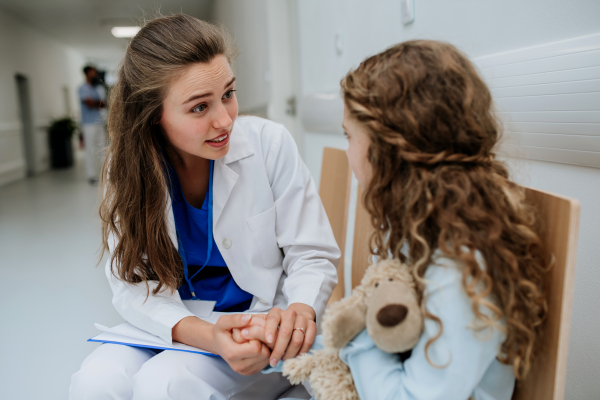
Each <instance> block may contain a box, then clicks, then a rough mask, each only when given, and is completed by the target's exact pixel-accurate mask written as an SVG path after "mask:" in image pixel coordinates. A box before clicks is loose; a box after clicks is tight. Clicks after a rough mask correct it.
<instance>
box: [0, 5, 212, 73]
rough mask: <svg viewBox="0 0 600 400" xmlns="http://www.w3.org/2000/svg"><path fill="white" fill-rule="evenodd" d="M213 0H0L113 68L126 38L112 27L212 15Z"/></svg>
mask: <svg viewBox="0 0 600 400" xmlns="http://www.w3.org/2000/svg"><path fill="white" fill-rule="evenodd" d="M213 3H214V0H163V1H158V0H0V8H2V9H3V10H4V11H5V12H7V13H9V14H11V15H13V16H14V17H16V18H18V19H20V20H21V21H23V22H24V23H26V24H27V25H29V26H30V27H32V28H34V29H36V30H37V31H40V32H42V33H44V34H47V35H49V36H52V37H53V38H55V39H56V40H58V41H60V42H62V43H64V44H66V45H68V46H70V47H72V48H74V49H75V50H77V51H79V52H80V53H82V54H83V55H84V56H85V57H86V59H87V60H88V61H89V62H92V63H95V64H96V65H98V66H99V67H100V68H105V69H109V70H110V69H113V68H114V67H116V65H117V64H118V63H119V61H120V60H121V58H122V57H123V54H124V50H125V47H126V45H127V41H128V39H117V38H115V37H113V36H112V34H111V33H110V30H111V28H112V27H114V26H132V25H139V24H140V23H141V21H142V20H143V18H144V16H146V17H150V16H152V15H155V14H156V13H157V12H160V13H161V14H162V15H169V14H172V13H179V12H183V13H186V14H189V15H192V16H194V17H197V18H201V19H208V20H210V19H211V18H212V9H213Z"/></svg>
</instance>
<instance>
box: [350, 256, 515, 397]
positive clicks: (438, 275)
mask: <svg viewBox="0 0 600 400" xmlns="http://www.w3.org/2000/svg"><path fill="white" fill-rule="evenodd" d="M449 264H451V265H446V266H437V265H436V266H433V265H432V266H430V267H429V269H428V271H427V275H426V279H427V280H428V281H429V283H428V285H427V292H428V297H427V299H426V308H427V309H428V310H429V311H430V312H431V313H432V314H434V315H436V316H437V317H439V318H440V319H441V320H442V323H443V333H442V335H441V337H439V338H438V339H437V340H436V341H435V342H433V344H432V345H431V346H430V347H429V349H428V355H429V358H430V360H431V362H433V363H434V364H436V365H437V367H436V366H434V365H432V364H431V363H430V362H429V361H428V360H427V358H426V356H425V345H426V343H427V341H428V340H429V339H431V338H433V337H435V336H436V335H437V333H438V331H439V326H438V324H437V323H436V322H434V321H432V320H430V319H426V320H425V321H426V322H425V330H424V333H423V334H422V336H421V339H420V340H419V342H418V343H417V345H416V347H415V348H414V349H413V351H412V355H411V357H410V358H409V359H407V360H406V361H405V362H404V363H402V362H401V360H400V359H399V356H398V355H395V354H388V353H385V352H383V351H381V350H379V348H377V347H376V346H375V344H374V343H373V341H372V340H371V338H370V337H369V335H368V334H367V332H366V330H365V331H363V332H362V333H361V334H359V335H358V336H357V337H356V338H355V339H354V340H353V341H352V342H351V343H350V344H348V346H346V347H345V348H343V349H342V350H341V351H340V357H341V358H342V360H343V361H344V362H345V363H346V364H347V365H348V366H349V367H350V370H351V371H352V377H353V378H354V382H355V384H356V388H357V391H358V393H359V396H360V398H361V399H362V400H382V399H386V400H409V399H419V400H434V399H444V400H464V399H467V398H468V397H469V396H470V395H471V394H472V393H473V391H474V390H475V388H476V387H477V386H478V383H479V382H480V381H481V380H482V377H483V376H484V374H485V372H486V370H487V369H488V367H489V366H490V365H491V364H492V362H493V361H494V359H495V358H496V356H497V354H498V350H499V348H500V345H501V343H502V342H503V341H504V338H505V335H504V334H503V333H502V332H500V330H499V329H491V328H488V329H486V330H484V331H482V332H481V331H480V332H477V333H475V332H474V331H473V330H472V329H470V328H469V325H470V324H471V323H472V322H473V321H474V320H475V315H474V314H473V311H472V309H471V301H470V299H469V298H468V296H467V295H466V293H465V292H464V290H463V289H462V284H461V273H460V271H459V270H458V269H457V268H456V267H453V266H452V265H453V264H454V263H453V262H452V261H450V263H449ZM482 311H483V310H482Z"/></svg>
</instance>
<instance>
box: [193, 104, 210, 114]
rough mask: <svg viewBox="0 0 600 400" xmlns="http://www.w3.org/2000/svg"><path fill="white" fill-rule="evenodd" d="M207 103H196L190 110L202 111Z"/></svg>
mask: <svg viewBox="0 0 600 400" xmlns="http://www.w3.org/2000/svg"><path fill="white" fill-rule="evenodd" d="M206 107H207V105H206V104H198V105H197V106H196V107H194V108H192V112H196V113H199V112H202V111H204V110H206Z"/></svg>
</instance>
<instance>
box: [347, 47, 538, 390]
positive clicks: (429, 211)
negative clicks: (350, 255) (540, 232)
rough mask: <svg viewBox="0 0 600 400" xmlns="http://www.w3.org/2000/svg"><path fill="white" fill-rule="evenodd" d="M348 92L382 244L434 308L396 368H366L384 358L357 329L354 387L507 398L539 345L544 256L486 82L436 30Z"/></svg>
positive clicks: (380, 60)
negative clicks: (501, 150)
mask: <svg viewBox="0 0 600 400" xmlns="http://www.w3.org/2000/svg"><path fill="white" fill-rule="evenodd" d="M342 90H343V94H344V103H345V111H344V127H345V130H346V132H347V135H348V137H349V148H348V151H347V153H348V158H349V162H350V165H351V167H352V169H353V170H354V172H355V174H356V176H357V179H358V180H359V183H360V184H361V186H362V187H363V188H364V189H365V206H366V208H367V210H368V212H369V214H370V215H371V219H372V224H373V226H374V227H376V231H375V234H374V243H373V244H374V247H375V248H376V250H375V254H376V255H377V256H379V257H380V258H382V259H384V258H388V257H390V256H391V257H395V258H399V259H401V260H402V261H406V262H408V264H409V265H411V267H412V271H413V275H414V276H415V279H416V281H417V283H418V286H419V288H420V292H421V294H422V296H423V297H422V307H423V310H424V312H425V315H426V317H427V320H426V328H425V333H424V334H423V337H422V339H421V341H420V343H419V344H418V345H417V347H416V348H415V349H414V350H413V353H412V356H411V358H410V359H408V360H407V361H406V362H404V364H403V365H399V363H398V361H397V360H395V359H394V362H393V363H390V364H389V367H390V368H393V371H395V373H396V374H397V375H396V376H395V378H392V376H394V374H393V373H392V372H391V371H392V370H390V371H388V372H389V373H388V374H382V373H381V372H383V371H381V370H379V369H378V370H377V371H374V370H373V369H372V368H371V369H369V368H364V369H363V368H361V367H360V365H365V366H366V365H369V364H370V363H371V362H377V363H378V364H377V365H381V366H383V365H385V362H384V360H383V359H384V358H385V356H384V355H383V354H380V355H378V356H376V352H375V351H365V349H366V348H367V347H369V346H370V345H369V344H368V342H369V340H368V337H364V336H365V334H364V333H363V334H362V335H361V336H359V337H357V339H356V340H355V341H354V342H353V343H352V344H351V345H350V346H349V347H348V348H347V349H345V350H344V351H343V353H344V354H345V357H346V358H347V360H349V363H350V367H351V370H352V372H353V376H354V378H355V382H356V383H357V387H360V386H361V383H360V382H361V381H364V382H368V385H365V388H368V389H365V390H367V392H365V393H369V390H370V391H378V390H380V389H382V388H385V387H393V390H392V391H390V392H389V393H396V395H397V397H396V398H405V397H403V396H401V394H402V393H405V394H406V395H407V396H408V398H410V395H413V396H414V397H417V398H442V397H443V398H446V399H448V398H457V399H461V398H467V397H468V396H470V395H473V396H474V397H475V398H486V399H488V398H495V399H509V398H510V397H511V394H512V390H513V385H514V378H515V377H516V378H523V377H524V376H525V375H526V374H527V373H528V370H529V368H530V366H531V362H532V360H533V358H534V357H535V355H536V352H537V351H538V349H537V346H536V343H537V342H538V341H536V339H537V338H538V337H539V335H540V333H541V329H542V323H543V321H544V319H545V316H546V312H547V305H546V301H545V298H544V292H543V279H542V277H543V273H544V271H545V270H546V265H547V264H546V261H545V260H544V258H543V249H542V245H541V241H540V239H539V237H538V236H537V234H536V233H535V232H536V229H535V228H536V227H535V224H536V218H535V213H534V210H533V208H532V207H530V206H529V205H528V204H527V203H526V202H525V197H524V193H523V192H522V190H521V189H520V188H519V187H518V186H517V185H516V184H515V183H513V182H511V181H510V180H509V177H508V172H507V170H506V168H505V167H504V165H503V164H502V163H501V162H499V161H498V160H496V158H495V154H494V148H495V145H496V143H497V142H498V139H499V136H500V129H499V126H498V124H497V122H496V119H495V117H494V115H493V110H492V98H491V95H490V92H489V90H488V89H487V87H486V86H485V84H484V83H483V81H482V80H481V78H480V77H479V76H478V75H477V72H476V70H475V68H474V67H473V66H472V64H471V63H470V62H469V61H468V60H467V58H466V57H465V56H463V55H462V54H461V53H460V52H459V51H458V50H456V48H454V47H453V46H451V45H449V44H445V43H440V42H433V41H410V42H404V43H401V44H398V45H396V46H393V47H391V48H390V49H388V50H386V51H384V52H382V53H380V54H377V55H375V56H373V57H370V58H368V59H366V60H365V61H363V62H362V63H361V65H360V66H359V67H358V68H357V69H356V70H354V71H351V72H350V73H349V74H348V75H347V76H346V77H345V78H344V79H343V80H342ZM361 337H362V339H361ZM361 343H362V344H361ZM371 343H372V342H371ZM369 354H371V355H372V356H373V357H380V358H382V359H375V358H373V359H370V360H369V356H368V355H369ZM389 357H391V356H389ZM352 360H354V364H353V361H352ZM359 360H362V361H367V360H369V363H367V364H363V363H362V361H359ZM391 360H392V359H390V361H391ZM371 365H372V364H371ZM359 370H360V371H361V372H360V373H359V372H358V371H359ZM365 377H367V378H368V379H365ZM382 380H385V382H384V381H382ZM374 383H375V384H374ZM361 398H367V399H368V398H384V396H383V395H382V393H378V394H377V395H376V394H375V393H374V392H373V393H371V394H365V396H364V397H361ZM386 398H387V397H386Z"/></svg>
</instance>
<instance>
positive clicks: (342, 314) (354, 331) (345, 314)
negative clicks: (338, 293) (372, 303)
mask: <svg viewBox="0 0 600 400" xmlns="http://www.w3.org/2000/svg"><path fill="white" fill-rule="evenodd" d="M366 312H367V310H366V308H365V305H364V302H363V300H362V297H359V296H353V297H349V298H346V299H344V300H342V301H340V302H338V303H336V304H334V307H331V309H330V310H329V312H328V313H327V315H326V318H325V319H324V321H323V339H324V340H323V341H324V344H325V346H326V347H328V346H330V347H334V348H336V349H341V348H342V347H344V346H345V345H347V344H348V343H349V342H350V341H351V340H352V339H354V337H355V336H356V335H358V334H359V333H360V332H362V331H363V330H364V329H365V328H366V321H365V317H366Z"/></svg>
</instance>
